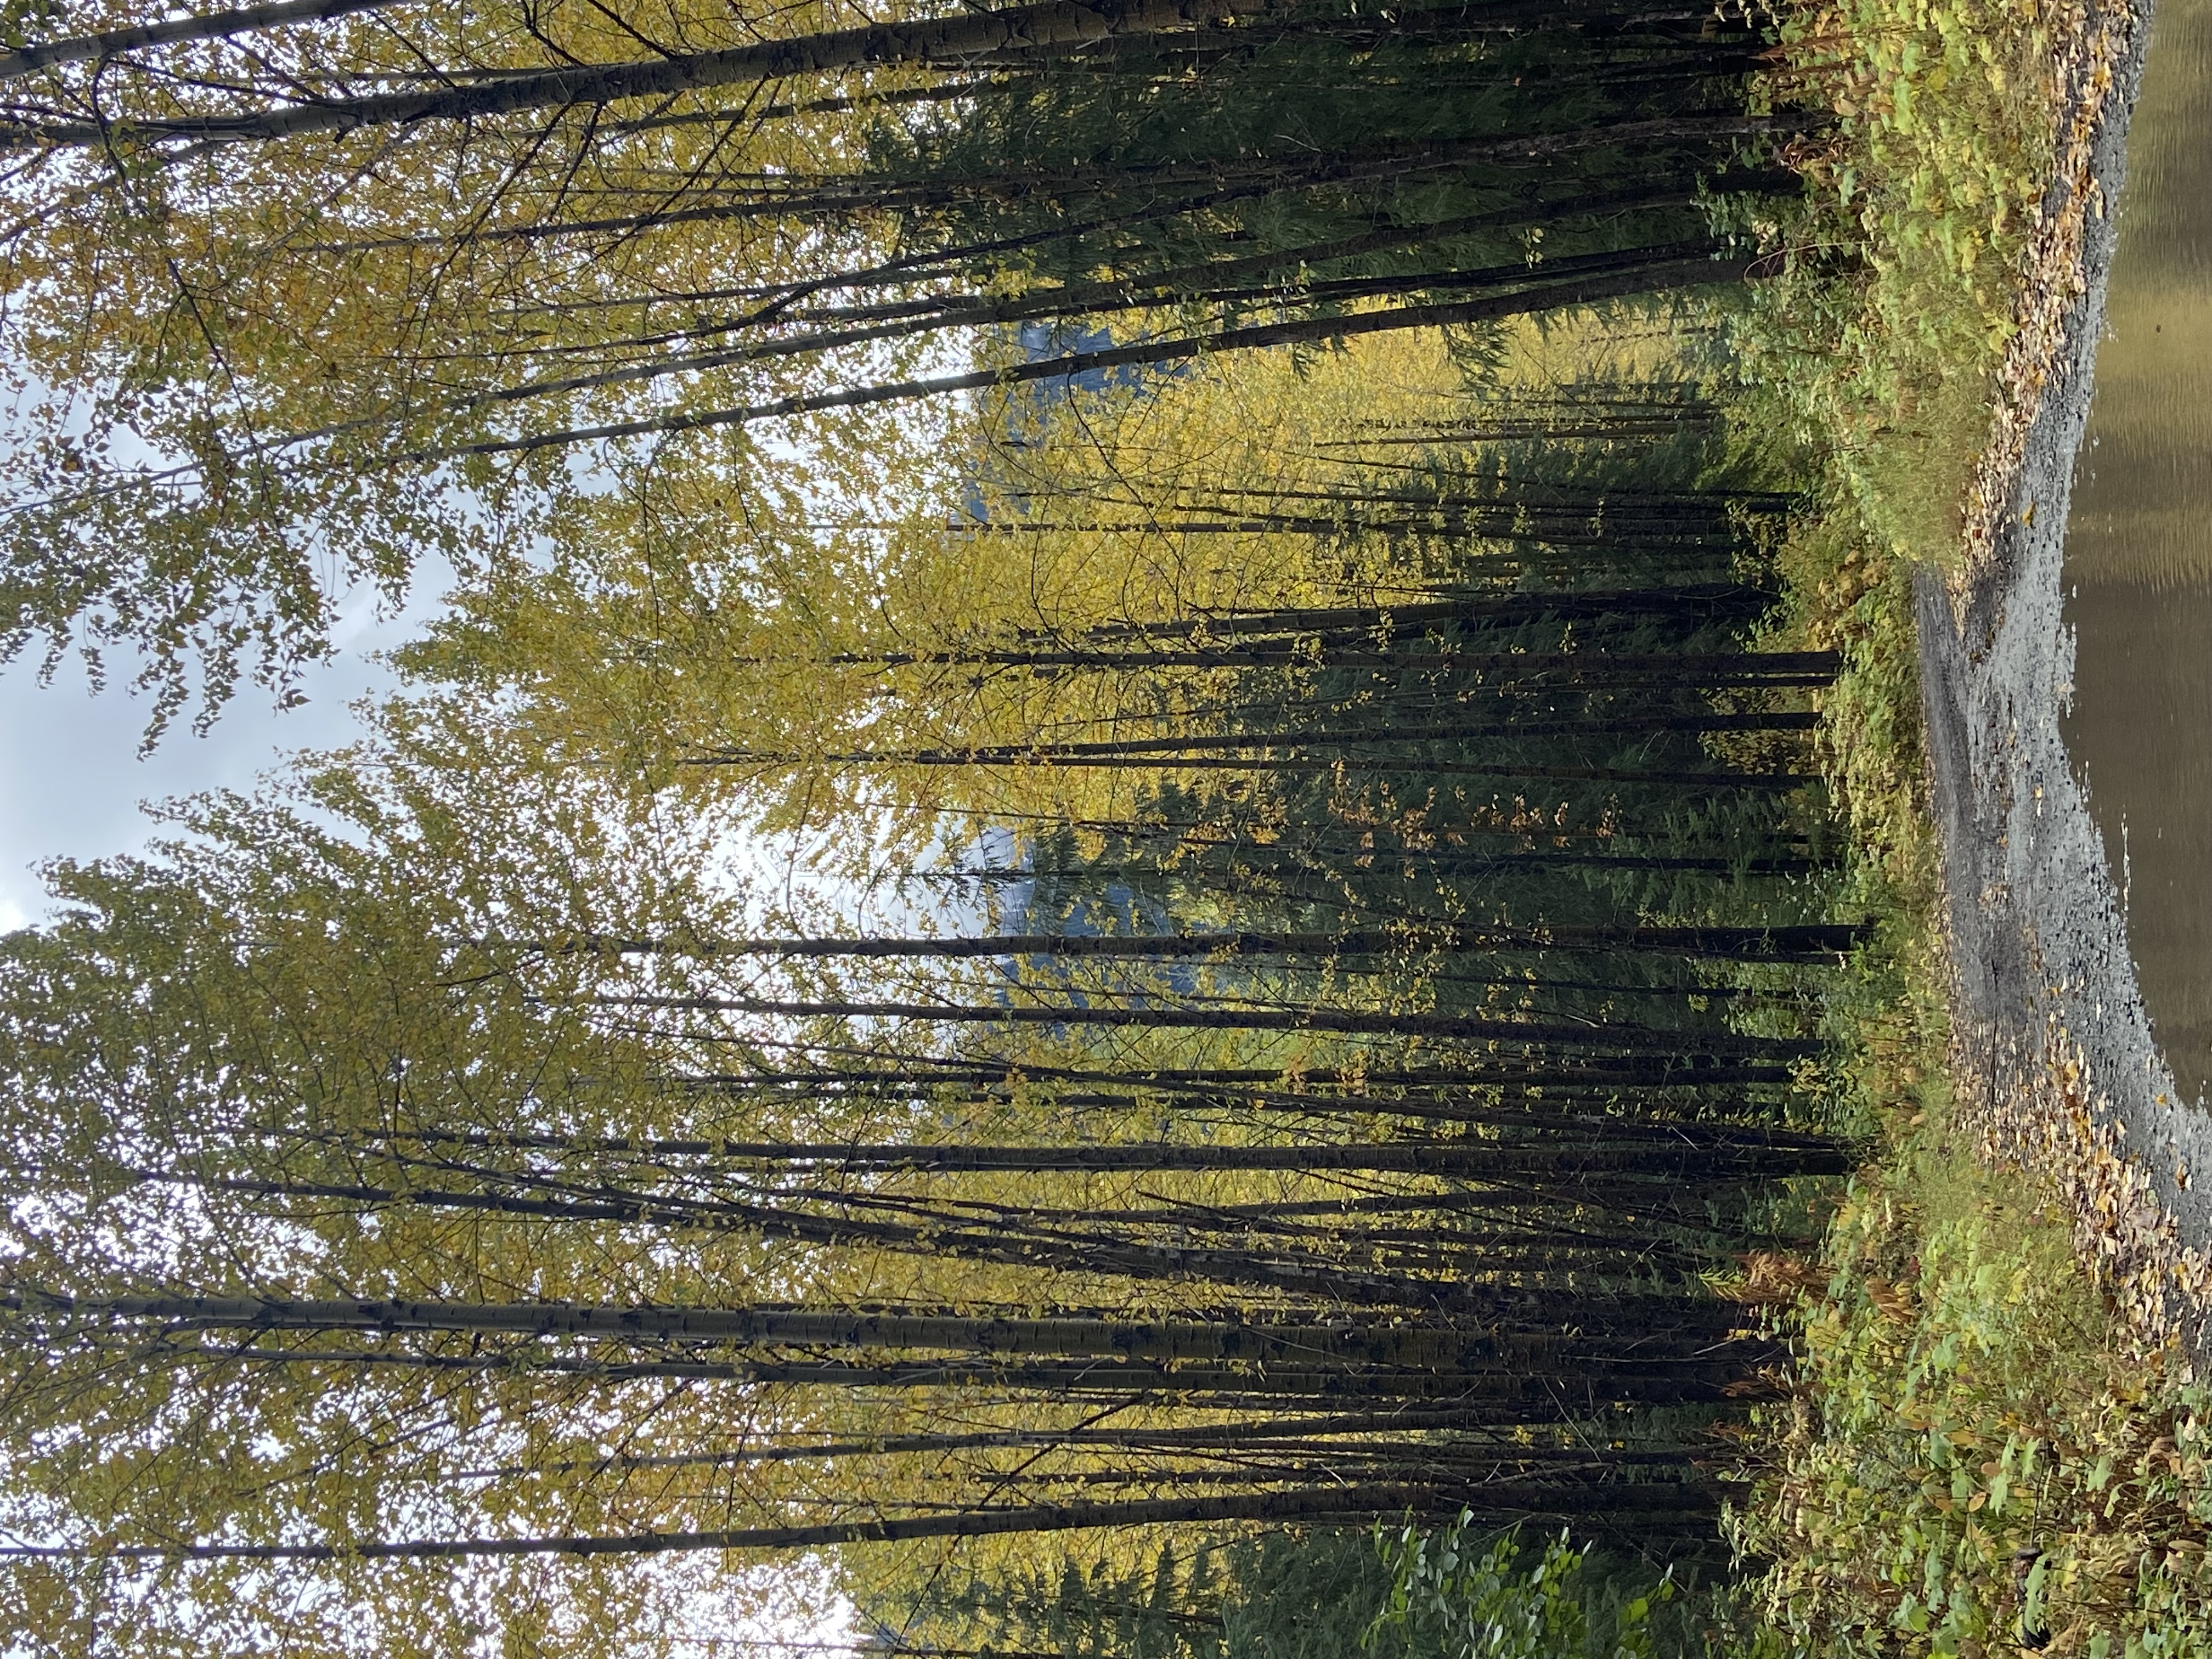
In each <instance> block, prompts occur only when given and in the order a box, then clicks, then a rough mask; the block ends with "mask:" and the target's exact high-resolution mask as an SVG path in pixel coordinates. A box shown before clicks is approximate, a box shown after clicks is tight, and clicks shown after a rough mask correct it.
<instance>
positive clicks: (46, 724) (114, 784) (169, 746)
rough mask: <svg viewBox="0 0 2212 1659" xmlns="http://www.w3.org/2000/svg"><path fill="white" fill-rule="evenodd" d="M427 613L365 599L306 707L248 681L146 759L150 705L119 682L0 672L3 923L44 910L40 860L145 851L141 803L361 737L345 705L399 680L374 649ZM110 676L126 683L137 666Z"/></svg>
mask: <svg viewBox="0 0 2212 1659" xmlns="http://www.w3.org/2000/svg"><path fill="white" fill-rule="evenodd" d="M420 614H422V613H421V611H418V610H414V609H411V608H410V613H409V614H408V615H407V616H405V617H399V618H397V619H391V618H387V619H384V620H381V621H380V620H379V618H378V617H377V616H376V614H375V607H374V605H373V604H372V603H370V602H369V601H368V597H367V596H366V595H364V596H362V598H361V599H359V601H358V602H355V603H349V605H347V606H346V607H345V608H344V614H343V616H342V617H341V618H340V621H339V624H338V626H337V629H335V630H334V637H335V641H336V643H337V645H338V647H339V651H338V654H337V659H335V660H334V661H333V662H331V664H330V665H327V666H325V667H322V668H319V669H316V670H315V671H313V672H312V673H311V674H310V675H309V676H308V677H307V680H306V683H305V685H304V688H303V689H304V690H306V692H307V698H308V702H307V705H306V706H305V707H304V708H295V709H293V710H291V711H289V712H288V713H284V714H278V713H276V711H275V710H273V709H272V708H270V697H269V695H268V693H267V692H265V691H264V690H261V689H260V688H259V687H258V686H246V687H245V688H243V689H241V690H240V691H239V693H238V695H237V696H235V697H234V698H233V699H232V700H231V702H230V704H229V706H228V708H225V709H224V711H223V714H222V718H221V719H220V720H217V721H216V725H215V729H214V730H213V731H212V732H210V733H209V734H208V735H207V736H206V737H204V738H197V737H194V736H193V735H192V733H191V729H190V726H189V717H187V719H186V720H179V722H178V723H177V724H176V725H175V726H173V727H172V728H171V730H170V732H169V735H168V736H167V737H166V738H163V739H162V741H161V747H160V748H159V749H158V750H155V752H154V753H153V754H152V755H151V756H149V757H147V758H146V759H144V760H141V759H139V758H138V754H137V750H138V739H139V735H140V733H142V732H143V731H144V730H145V727H146V714H147V707H148V705H147V703H146V702H145V700H144V699H143V698H137V697H132V696H130V695H128V694H127V693H126V692H125V691H124V690H121V689H120V687H119V686H118V685H117V684H113V683H111V684H110V687H109V689H108V690H106V691H104V692H102V693H100V695H99V696H93V695H92V694H91V693H90V691H89V690H88V689H87V687H86V684H85V680H84V676H83V673H82V671H81V670H80V669H78V668H77V666H76V665H75V664H74V663H71V664H68V665H64V667H63V669H62V670H61V671H60V672H59V673H58V674H57V675H56V676H55V677H54V682H53V684H51V685H47V686H41V685H40V684H39V683H38V663H37V661H36V659H35V657H33V659H32V660H30V661H27V662H25V661H18V662H16V663H15V664H13V665H10V666H9V667H8V668H7V669H5V670H4V671H0V928H6V927H21V925H22V924H23V923H25V922H27V921H36V920H37V919H38V918H39V916H40V915H42V914H43V913H44V912H45V910H46V896H45V891H44V890H43V889H42V888H41V887H40V884H39V880H38V878H37V876H36V875H35V874H34V873H33V866H35V865H37V864H38V863H40V861H41V860H46V859H50V858H54V857H57V856H60V855H64V854H66V855H68V856H70V857H71V858H80V859H83V858H97V857H100V856H102V855H104V854H110V853H123V852H128V851H130V850H131V849H132V848H136V847H138V846H140V845H142V844H143V842H144V841H145V839H146V835H147V830H148V828H149V826H148V824H147V822H146V818H145V815H144V814H143V812H141V811H140V810H139V803H140V802H142V801H145V800H156V799H163V798H166V797H169V796H174V795H188V794H192V793H197V791H199V790H203V789H211V788H216V787H224V786H228V787H246V786H247V785H250V784H251V783H252V781H253V780H254V778H255V777H256V776H257V775H259V774H260V773H261V772H263V771H264V770H266V769H268V768H269V767H270V766H271V765H273V764H274V763H276V761H277V760H278V759H280V758H281V757H283V756H284V755H286V754H289V753H290V752H292V751H294V750H300V749H312V748H323V747H326V746H328V745H331V744H337V743H342V742H343V741H344V740H345V739H346V738H349V736H351V735H352V732H353V730H354V720H353V716H352V714H350V713H349V710H348V708H347V706H346V705H347V704H348V703H349V702H351V701H352V700H353V699H354V698H356V697H358V696H362V694H363V693H364V692H367V691H369V690H374V689H377V688H380V687H383V686H386V685H388V684H390V683H391V681H390V677H389V676H388V675H387V674H386V673H384V672H383V671H381V670H380V667H379V665H376V664H375V663H374V662H372V661H370V660H369V653H372V652H374V651H375V650H376V649H378V648H379V647H382V646H386V645H390V644H395V643H397V642H398V641H399V640H401V639H402V638H404V636H405V635H407V634H408V633H409V632H410V631H411V628H412V624H413V621H414V619H415V617H418V616H419V615H420ZM36 648H37V647H36V643H35V641H34V642H33V647H32V650H33V652H35V650H36ZM113 678H114V680H115V681H127V680H128V679H129V678H130V670H129V669H127V668H124V669H123V670H122V671H120V672H117V673H116V674H115V675H114V677H113Z"/></svg>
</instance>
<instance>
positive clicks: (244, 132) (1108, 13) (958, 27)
mask: <svg viewBox="0 0 2212 1659" xmlns="http://www.w3.org/2000/svg"><path fill="white" fill-rule="evenodd" d="M1258 9H1261V7H1259V6H1253V5H1248V3H1247V0H1042V3H1039V4H1034V5H1027V6H1012V7H1007V8H1005V9H1000V10H997V11H984V12H970V13H965V14H961V15H955V16H951V17H946V18H937V19H930V20H925V21H916V22H908V23H878V24H875V25H872V26H870V27H861V28H850V29H836V30H831V31H829V32H827V33H821V34H806V35H798V36H794V37H793V38H791V39H788V40H767V41H761V42H759V43H757V44H755V45H751V46H735V47H732V48H730V49H729V50H727V51H724V52H696V53H681V54H670V55H666V56H663V57H659V58H647V59H644V60H641V61H639V62H635V63H627V64H573V65H568V66H565V67H562V68H558V69H549V70H541V71H539V72H538V73H535V74H518V75H509V76H500V77H499V78H497V79H495V80H490V81H485V82H477V83H475V84H473V85H464V86H447V87H443V88H438V89H436V90H434V91H429V92H400V93H385V94H376V95H372V96H369V97H365V98H346V99H329V100H319V101H317V102H314V103H311V104H299V105H295V106H291V107H289V108H282V109H274V110H269V111H265V112H262V113H259V114H254V115H238V116H209V117H201V118H192V117H181V118H174V119H170V120H147V121H132V122H124V121H117V122H113V123H106V122H79V121H52V122H35V123H21V124H20V125H19V126H18V131H22V132H24V133H25V136H26V137H27V138H30V139H32V141H33V142H36V143H41V144H46V145H91V144H102V143H125V142H130V141H134V140H135V141H139V142H144V141H147V140H159V139H166V138H188V139H192V140H195V141H197V142H199V143H210V142H214V143H249V142H257V141H260V142H265V141H268V140H271V139H278V138H289V137H300V136H301V135H304V134H308V133H343V132H355V131H360V130H362V128H365V127H380V126H416V125H421V124H422V123H423V122H426V121H478V120H483V119H485V118H489V117H491V116H495V115H504V114H508V113H511V112H517V111H521V110H535V109H556V110H566V109H573V108H575V107H578V106H590V105H604V104H612V103H618V102H621V101H623V100H629V99H634V98H669V97H675V96H679V95H681V94H686V93H692V92H699V91H703V90H705V89H706V88H710V87H730V86H741V85H752V84H756V83H758V82H763V81H781V80H787V79H791V78H793V77H796V76H809V75H823V74H829V73H833V72H835V71H837V70H865V69H879V68H884V67H887V66H890V65H895V64H915V65H919V66H923V67H935V66H940V65H941V66H944V67H947V68H955V69H957V68H959V67H961V66H963V64H965V63H967V62H969V61H970V60H973V59H975V58H979V57H982V56H984V55H987V54H988V53H990V52H996V51H1003V50H1006V49H1009V48H1012V49H1015V50H1020V49H1024V48H1030V49H1033V48H1036V47H1040V46H1055V45H1063V44H1073V43H1075V42H1079V41H1092V40H1107V39H1110V38H1111V37H1113V36H1115V35H1121V34H1133V33H1157V32H1160V31H1165V30H1172V29H1180V28H1188V27H1191V26H1192V25H1194V24H1200V23H1206V22H1212V21H1216V20H1218V19H1219V18H1221V17H1223V16H1225V15H1233V14H1235V13H1237V12H1239V11H1244V10H1258ZM19 142H21V141H20V140H19Z"/></svg>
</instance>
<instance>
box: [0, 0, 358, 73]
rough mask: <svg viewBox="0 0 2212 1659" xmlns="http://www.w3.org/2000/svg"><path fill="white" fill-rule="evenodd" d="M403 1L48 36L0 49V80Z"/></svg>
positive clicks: (310, 0) (299, 2) (285, 0)
mask: <svg viewBox="0 0 2212 1659" xmlns="http://www.w3.org/2000/svg"><path fill="white" fill-rule="evenodd" d="M399 3H401V0H272V3H270V4H266V5H258V6H240V7H239V8H238V9H235V10H234V11H218V12H211V13H208V14H206V15H203V16H199V17H179V18H175V19H173V20H172V21H168V22H166V23H143V24H141V25H139V26H138V27H136V28H124V29H104V30H102V31H101V32H100V33H97V34H81V35H76V36H74V37H72V38H71V39H69V40H48V41H44V42H41V43H40V44H38V45H34V46H21V47H18V48H17V49H16V50H15V51H13V52H0V81H12V80H15V79H17V78H19V77H21V76H26V75H31V74H34V73H36V72H37V71H38V70H42V69H52V68H55V67H57V66H58V65H60V64H82V63H88V62H90V61H92V60H93V59H95V58H100V59H105V58H118V57H120V56H122V55H123V54H124V53H125V52H137V51H139V50H141V49H143V48H144V47H147V46H174V45H176V44H177V43H178V42H179V41H184V40H229V39H231V38H232V37H234V36H236V35H240V34H251V33H259V32H260V31H263V30H265V29H274V28H283V27H287V26H289V25H290V24H294V23H319V22H325V21H329V20H330V19H332V18H337V17H349V16H351V15H353V14H354V13H356V12H362V11H376V10H380V9H383V8H385V7H387V6H393V5H398V4H399Z"/></svg>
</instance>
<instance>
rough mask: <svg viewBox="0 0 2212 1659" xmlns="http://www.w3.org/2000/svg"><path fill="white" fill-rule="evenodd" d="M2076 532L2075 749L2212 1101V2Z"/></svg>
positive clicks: (2169, 132)
mask: <svg viewBox="0 0 2212 1659" xmlns="http://www.w3.org/2000/svg"><path fill="white" fill-rule="evenodd" d="M2128 172H2129V177H2128V183H2127V186H2126V191H2125V194H2124V196H2123V197H2122V199H2121V216H2120V220H2119V251H2118V258H2116V260H2115V261H2114V264H2113V267H2112V290H2111V295H2110V297H2109V301H2108V307H2107V313H2106V314H2107V321H2108V326H2109V329H2110V336H2109V337H2108V338H2106V340H2105V341H2104V342H2103V343H2102V344H2101V345H2100V348H2099V349H2098V354H2097V384H2096V397H2095V400H2094V402H2093V404H2091V406H2090V415H2089V437H2088V446H2089V447H2085V448H2084V450H2083V452H2082V456H2081V465H2080V468H2079V470H2078V473H2077V476H2076V478H2075V493H2074V507H2073V517H2072V520H2071V522H2070V523H2069V526H2068V531H2067V543H2066V573H2067V580H2068V584H2069V587H2070V588H2071V589H2072V598H2071V599H2070V600H2069V604H2068V606H2067V616H2068V619H2069V621H2070V622H2071V623H2073V624H2074V626H2075V629H2076V630H2077V631H2078V635H2079V639H2080V654H2079V658H2078V660H2077V663H2076V666H2075V702H2074V712H2073V716H2072V718H2071V719H2070V720H2069V721H2068V722H2067V725H2066V738H2067V746H2068V748H2069V750H2070V752H2071V753H2072V754H2073V756H2074V757H2075V765H2076V767H2077V769H2078V770H2079V772H2080V774H2081V776H2082V777H2083V779H2084V780H2085V781H2086V782H2087V787H2088V792H2089V806H2090V811H2091V812H2092V813H2093V815H2094V817H2096V820H2097V824H2098V827H2099V829H2100V830H2101V831H2102V832H2103V835H2104V838H2105V846H2106V853H2107V854H2108V855H2109V856H2110V858H2111V860H2112V869H2113V871H2114V873H2115V875H2116V876H2118V877H2119V878H2121V880H2122V881H2123V884H2124V886H2125V888H2126V898H2127V915H2128V933H2129V939H2130V945H2132V947H2133V950H2134V954H2135V958H2136V965H2137V967H2138V969H2139V970H2140V972H2141V975H2142V993H2143V1001H2144V1004H2145V1006H2146V1007H2147V1008H2148V1011H2149V1013H2150V1018H2151V1024H2152V1029H2153V1030H2154V1033H2155V1034H2156V1036H2157V1037H2158V1039H2159V1042H2160V1047H2161V1048H2164V1050H2165V1051H2166V1057H2167V1059H2168V1060H2169V1061H2170V1062H2171V1063H2172V1066H2173V1070H2174V1073H2175V1076H2176V1078H2177V1079H2178V1080H2179V1082H2180V1084H2181V1085H2182V1087H2183V1088H2184V1089H2185V1090H2188V1091H2194V1092H2197V1093H2199V1094H2203V1093H2206V1092H2212V0H2158V5H2157V10H2156V14H2155V18H2154V23H2153V26H2152V35H2151V47H2150V52H2149V55H2148V60H2147V63H2146V67H2145V71H2144V76H2143V87H2142V100H2141V101H2140V103H2138V104H2137V106H2136V113H2135V119H2134V122H2133V125H2132V127H2131V129H2130V134H2129V140H2128Z"/></svg>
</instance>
